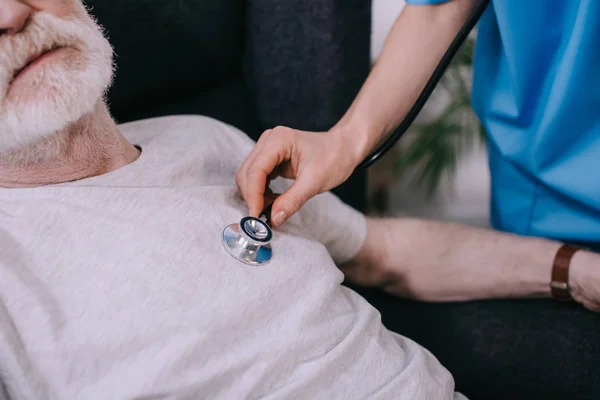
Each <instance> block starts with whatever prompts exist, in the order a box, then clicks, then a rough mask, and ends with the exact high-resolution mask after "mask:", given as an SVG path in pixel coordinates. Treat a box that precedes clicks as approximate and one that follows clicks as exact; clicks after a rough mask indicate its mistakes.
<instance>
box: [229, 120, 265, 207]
mask: <svg viewBox="0 0 600 400" xmlns="http://www.w3.org/2000/svg"><path fill="white" fill-rule="evenodd" d="M272 132H273V130H272V129H268V130H266V131H265V132H263V134H262V135H261V137H260V138H259V140H258V142H257V143H256V145H255V146H254V148H253V149H252V151H251V152H250V154H248V156H247V157H246V159H245V160H244V162H243V163H242V165H241V167H240V168H239V169H238V172H237V174H236V177H235V183H236V185H237V187H238V189H239V191H240V193H241V194H242V197H243V198H244V200H245V201H246V205H247V206H248V208H250V205H249V204H248V195H247V182H248V181H247V179H246V177H247V175H248V166H249V165H250V164H251V163H252V162H253V161H254V159H255V158H256V156H257V154H259V153H260V151H261V149H262V147H263V146H264V144H265V142H266V141H268V140H269V137H270V136H271V134H272ZM253 205H254V207H258V208H261V207H262V204H257V203H256V202H255V203H254V204H253Z"/></svg>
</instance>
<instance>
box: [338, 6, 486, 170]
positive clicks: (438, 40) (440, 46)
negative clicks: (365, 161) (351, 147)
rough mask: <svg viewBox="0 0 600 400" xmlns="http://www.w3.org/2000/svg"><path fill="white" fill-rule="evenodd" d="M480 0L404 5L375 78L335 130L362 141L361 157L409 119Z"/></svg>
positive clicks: (359, 153) (377, 67)
mask: <svg viewBox="0 0 600 400" xmlns="http://www.w3.org/2000/svg"><path fill="white" fill-rule="evenodd" d="M478 2H479V0H453V1H449V2H448V3H442V4H438V5H431V6H412V5H407V6H406V7H405V8H404V10H403V11H402V13H401V15H400V16H399V17H398V19H397V20H396V22H395V24H394V26H393V28H392V30H391V32H390V34H389V35H388V37H387V39H386V42H385V46H384V49H383V51H382V54H381V56H380V58H379V60H378V62H377V63H376V65H375V66H374V68H373V70H372V72H371V74H370V76H369V77H368V79H367V81H366V82H365V84H364V85H363V87H362V89H361V90H360V92H359V94H358V96H357V97H356V99H355V101H354V103H353V104H352V106H351V107H350V109H349V110H348V112H347V113H346V114H345V115H344V117H343V118H342V119H341V120H340V122H339V123H338V124H337V125H336V126H335V127H334V129H333V130H334V131H338V132H341V133H342V134H343V135H347V136H348V140H351V141H353V142H354V143H357V154H355V157H356V158H357V159H359V160H362V158H364V157H365V156H366V155H367V154H368V153H369V152H370V151H371V150H372V148H373V147H375V146H376V145H377V143H378V142H379V140H380V139H381V138H382V137H383V136H385V135H386V134H387V133H390V132H392V131H393V130H394V129H395V128H396V127H397V126H398V125H399V124H400V122H401V121H402V120H403V119H404V117H405V115H406V114H407V113H408V111H409V110H410V109H411V107H412V106H413V104H414V103H415V101H416V99H417V98H418V97H419V94H420V93H421V92H422V90H423V88H424V87H425V85H426V83H427V81H428V80H429V78H430V77H431V75H432V74H433V71H434V70H435V67H436V66H437V65H438V63H439V62H440V60H441V59H442V56H443V55H444V53H445V52H446V50H447V49H448V47H449V46H450V44H451V42H452V40H453V39H454V37H455V36H456V34H457V32H458V31H459V29H460V28H461V27H462V25H463V24H464V22H465V21H466V20H467V19H468V17H469V15H470V14H471V13H472V11H473V10H474V8H475V6H476V5H477V4H478ZM337 128H343V129H337Z"/></svg>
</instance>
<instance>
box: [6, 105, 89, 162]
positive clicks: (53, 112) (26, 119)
mask: <svg viewBox="0 0 600 400" xmlns="http://www.w3.org/2000/svg"><path fill="white" fill-rule="evenodd" d="M100 101H101V99H98V100H97V101H87V102H81V103H79V106H78V107H77V109H73V108H71V109H67V108H63V107H61V108H57V107H55V106H53V105H52V104H49V103H48V102H37V103H35V104H31V105H28V106H27V107H25V108H21V107H20V109H21V111H20V112H18V111H13V112H8V113H4V114H3V113H0V126H1V127H2V128H1V129H0V154H3V153H9V152H15V151H19V150H22V149H27V148H28V147H30V146H32V145H34V144H35V143H38V142H40V141H44V140H45V139H47V138H49V137H52V136H53V135H56V134H57V133H59V132H61V131H64V130H66V129H67V128H68V127H69V126H71V125H73V124H75V123H77V122H78V121H79V120H81V119H82V118H83V117H85V116H86V115H88V114H90V113H91V112H92V111H93V110H94V107H95V105H96V104H98V102H100Z"/></svg>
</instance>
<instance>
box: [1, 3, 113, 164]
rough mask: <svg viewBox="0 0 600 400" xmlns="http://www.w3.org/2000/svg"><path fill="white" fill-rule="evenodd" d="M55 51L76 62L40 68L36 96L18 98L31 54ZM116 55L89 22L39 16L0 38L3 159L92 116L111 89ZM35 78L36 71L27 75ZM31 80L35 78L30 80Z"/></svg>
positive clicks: (36, 77) (46, 15)
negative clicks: (16, 89) (73, 53)
mask: <svg viewBox="0 0 600 400" xmlns="http://www.w3.org/2000/svg"><path fill="white" fill-rule="evenodd" d="M55 47H69V48H74V49H76V50H78V51H79V52H80V53H79V54H77V59H76V60H75V62H69V63H68V64H69V65H66V64H67V63H62V62H60V61H59V62H49V63H46V64H45V65H42V66H37V67H35V68H37V70H36V71H35V73H36V74H37V76H34V77H33V78H32V77H30V76H28V77H26V78H25V79H28V80H32V82H31V84H32V85H35V86H36V92H35V95H33V96H31V95H30V96H29V97H28V98H19V96H14V95H13V94H12V93H11V96H10V99H9V98H7V94H8V93H9V89H10V84H11V81H12V79H13V77H14V74H15V72H16V71H18V70H20V69H21V68H23V66H24V65H25V63H26V60H27V59H28V58H29V57H31V56H32V54H38V53H40V52H43V51H47V50H50V49H52V48H55ZM112 56H113V51H112V47H111V46H110V44H109V43H108V41H107V40H106V39H105V38H104V36H103V35H102V32H101V30H100V27H99V26H98V25H97V24H96V23H95V22H94V21H92V19H91V18H90V17H87V16H86V17H85V18H81V19H77V20H76V19H74V18H72V19H68V20H67V19H60V18H57V17H55V16H53V15H52V14H49V13H45V12H38V13H36V14H35V15H33V16H32V18H31V20H30V21H29V22H28V25H27V26H26V28H25V30H24V31H23V32H21V33H20V34H16V35H7V34H5V35H2V37H0V154H2V153H4V152H6V151H9V150H11V152H13V151H15V150H17V151H18V149H22V148H25V147H26V146H27V145H30V144H33V143H35V142H39V141H40V140H43V139H48V138H49V136H50V135H52V134H54V133H56V132H57V131H60V130H61V129H64V128H65V127H67V126H68V125H69V124H71V123H73V122H76V121H78V120H79V119H80V118H81V117H83V116H84V115H86V114H88V113H90V112H92V110H93V109H94V107H95V106H96V105H97V104H98V102H99V101H100V100H101V99H102V97H103V96H104V94H105V91H106V89H107V88H108V87H109V86H110V83H111V79H112V75H113V63H112V62H113V60H112ZM27 72H28V73H30V74H31V72H33V71H31V72H30V71H27ZM32 76H33V75H32Z"/></svg>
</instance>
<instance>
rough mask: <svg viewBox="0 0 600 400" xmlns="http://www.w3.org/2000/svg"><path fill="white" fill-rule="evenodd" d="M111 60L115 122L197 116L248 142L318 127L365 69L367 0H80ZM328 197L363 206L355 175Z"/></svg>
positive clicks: (351, 92) (327, 123) (333, 116)
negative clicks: (283, 130) (105, 40)
mask: <svg viewBox="0 0 600 400" xmlns="http://www.w3.org/2000/svg"><path fill="white" fill-rule="evenodd" d="M86 3H87V4H88V6H90V8H91V12H92V14H93V15H95V16H96V17H97V18H98V20H99V22H100V23H101V25H102V26H104V28H105V29H106V31H107V33H108V35H109V37H110V40H111V43H112V44H113V46H114V47H115V52H116V54H117V59H116V61H117V68H118V69H117V75H116V79H115V82H114V85H113V87H112V89H111V91H110V93H109V102H110V108H111V112H112V113H113V115H114V116H115V118H116V119H117V120H118V121H119V122H127V121H131V120H136V119H142V118H148V117H153V116H161V115H172V114H202V115H208V116H211V117H214V118H217V119H219V120H222V121H224V122H227V123H230V124H232V125H234V126H236V127H238V128H240V129H242V130H243V131H244V132H246V133H247V134H248V135H249V136H251V137H252V138H253V139H257V138H258V137H259V135H260V134H261V133H262V132H263V130H265V129H267V128H271V127H274V126H276V125H288V126H291V127H294V128H298V129H311V130H327V129H328V128H330V127H331V126H332V125H333V124H335V122H337V120H338V119H339V118H340V117H341V116H342V115H343V113H344V111H345V109H346V108H347V107H348V106H349V105H350V103H351V102H352V99H353V98H354V96H355V95H356V93H357V92H358V90H359V88H360V86H361V84H362V82H363V81H364V79H365V78H366V76H367V74H368V72H369V51H370V48H369V45H370V27H371V1H370V0H289V1H280V0H279V1H278V0H248V1H243V0H177V1H174V0H87V1H86ZM337 194H338V195H339V196H340V197H341V198H342V199H343V200H344V201H346V202H347V203H348V204H350V205H352V206H354V207H355V208H357V209H359V210H364V209H365V199H366V180H365V175H364V174H363V175H361V176H359V177H357V178H355V179H353V180H352V181H350V182H348V183H346V184H344V185H343V186H342V187H341V188H339V189H338V190H337Z"/></svg>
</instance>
